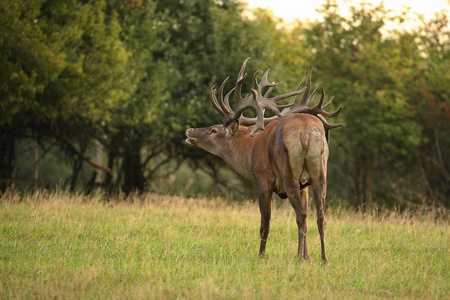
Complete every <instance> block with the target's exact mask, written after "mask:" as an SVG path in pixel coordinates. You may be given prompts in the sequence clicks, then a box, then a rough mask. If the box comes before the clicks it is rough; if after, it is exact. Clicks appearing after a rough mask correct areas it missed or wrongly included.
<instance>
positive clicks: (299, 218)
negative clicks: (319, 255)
mask: <svg viewBox="0 0 450 300" xmlns="http://www.w3.org/2000/svg"><path fill="white" fill-rule="evenodd" d="M286 178H287V179H288V182H285V190H286V194H287V196H288V198H289V202H290V203H291V205H292V207H293V208H294V211H295V217H296V218H295V220H296V222H297V227H298V251H297V257H298V258H299V259H300V260H308V259H309V256H308V249H307V245H306V233H307V231H308V225H307V223H306V216H307V211H306V205H305V204H306V203H303V202H305V201H304V200H303V199H304V197H305V192H304V191H300V189H299V185H298V181H296V180H295V179H294V176H288V177H286ZM306 196H307V195H306Z"/></svg>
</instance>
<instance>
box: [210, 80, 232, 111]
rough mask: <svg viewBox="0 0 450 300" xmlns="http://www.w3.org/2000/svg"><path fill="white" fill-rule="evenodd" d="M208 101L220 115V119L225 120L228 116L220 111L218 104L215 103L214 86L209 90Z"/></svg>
mask: <svg viewBox="0 0 450 300" xmlns="http://www.w3.org/2000/svg"><path fill="white" fill-rule="evenodd" d="M210 100H211V104H212V106H213V107H214V108H215V109H216V110H217V111H218V112H219V113H220V114H221V116H222V117H224V118H227V117H228V115H227V114H226V113H225V112H224V111H223V110H222V108H221V106H220V105H219V102H218V101H217V96H216V86H215V85H213V86H212V87H211V90H210Z"/></svg>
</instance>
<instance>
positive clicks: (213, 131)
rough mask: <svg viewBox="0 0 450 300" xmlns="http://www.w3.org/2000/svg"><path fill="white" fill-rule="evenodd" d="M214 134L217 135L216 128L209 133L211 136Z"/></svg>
mask: <svg viewBox="0 0 450 300" xmlns="http://www.w3.org/2000/svg"><path fill="white" fill-rule="evenodd" d="M213 133H217V129H215V128H213V129H211V131H210V132H209V134H213Z"/></svg>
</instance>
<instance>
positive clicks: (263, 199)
mask: <svg viewBox="0 0 450 300" xmlns="http://www.w3.org/2000/svg"><path fill="white" fill-rule="evenodd" d="M258 202H259V210H260V212H261V227H260V229H259V233H260V236H261V242H260V245H259V257H261V258H264V257H265V255H266V243H267V237H268V236H269V231H270V217H271V214H272V191H270V190H268V189H262V188H259V189H258Z"/></svg>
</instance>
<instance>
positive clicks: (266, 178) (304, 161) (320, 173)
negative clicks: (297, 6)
mask: <svg viewBox="0 0 450 300" xmlns="http://www.w3.org/2000/svg"><path fill="white" fill-rule="evenodd" d="M247 61H248V59H247V60H245V61H244V63H243V65H242V67H241V70H240V72H239V75H238V79H237V82H236V86H235V87H234V88H233V89H232V90H231V91H229V92H228V93H227V94H226V95H225V96H224V95H223V90H224V87H225V84H226V82H227V81H228V79H229V77H228V78H226V79H225V80H224V82H223V83H222V84H221V86H220V88H219V93H218V96H219V99H217V92H216V89H215V87H214V86H213V87H212V88H211V94H210V96H211V103H212V105H213V106H214V108H215V109H216V110H217V111H218V112H219V113H220V114H221V115H222V117H223V118H224V121H223V123H222V124H220V125H213V126H211V127H207V128H195V129H194V128H190V129H188V130H187V131H186V135H187V139H186V141H187V143H189V144H191V145H195V146H198V147H200V148H203V149H205V150H206V151H208V152H210V153H212V154H214V155H217V156H219V157H221V158H222V159H224V160H225V161H226V162H227V163H228V164H229V165H230V166H231V167H232V168H233V169H234V170H235V171H236V172H238V173H240V174H241V175H243V176H244V177H246V178H248V179H250V180H253V181H256V182H257V186H258V201H259V209H260V212H261V227H260V235H261V242H260V248H259V255H260V256H261V257H264V256H265V250H266V242H267V237H268V235H269V229H270V216H271V207H272V205H271V203H272V193H273V192H275V193H276V194H278V195H279V196H280V197H282V198H286V197H288V198H289V201H290V203H291V205H292V207H293V208H294V210H295V214H296V221H297V226H298V234H299V236H298V253H297V256H298V258H299V259H300V260H308V259H309V256H308V250H307V246H306V232H307V224H306V213H307V202H308V189H307V186H309V185H311V186H312V189H313V191H314V199H315V202H316V207H317V225H318V227H319V233H320V242H321V248H322V260H323V262H327V255H326V252H325V233H324V231H325V217H324V205H325V197H326V190H327V160H328V134H329V130H330V129H333V128H336V127H339V126H341V125H340V124H329V123H327V121H326V120H325V119H324V117H334V116H336V115H338V114H339V113H340V111H341V109H342V108H339V109H338V110H336V111H335V112H331V113H330V112H326V111H325V110H324V109H325V108H326V107H327V106H328V105H329V104H330V103H331V102H332V100H333V98H331V99H330V101H328V103H326V104H323V101H324V98H325V93H324V91H323V88H322V90H321V93H322V95H321V97H320V100H319V102H318V104H317V105H315V106H312V107H309V106H308V104H309V102H310V101H311V100H312V99H313V98H314V96H315V94H316V93H317V91H318V90H319V89H320V88H321V86H320V84H319V86H317V87H316V88H315V89H314V90H313V91H312V92H311V69H310V70H309V72H308V75H307V76H306V84H305V86H304V87H303V88H301V86H302V84H303V81H304V80H305V79H303V80H302V82H300V84H299V86H298V87H297V89H296V90H295V91H293V92H290V93H287V94H283V95H279V96H274V97H269V94H270V93H271V92H272V90H273V88H274V87H275V86H276V85H277V84H276V83H270V82H269V81H268V80H267V76H268V73H269V70H267V71H266V73H265V74H264V75H263V77H262V79H261V81H260V82H258V79H257V74H258V72H255V74H254V76H253V82H254V87H253V88H252V90H251V91H252V94H251V95H246V96H245V97H242V95H241V89H242V83H243V82H244V80H245V78H246V76H247V73H245V74H244V71H245V67H246V64H247ZM233 92H234V100H235V107H234V110H233V109H232V108H231V106H230V104H229V98H230V95H231V94H232V93H233ZM302 93H303V97H302V99H301V100H300V102H299V103H298V104H297V105H295V106H294V101H295V97H296V96H297V95H299V94H302ZM289 97H291V99H290V102H289V103H288V104H284V105H282V104H278V102H279V101H280V100H282V99H286V98H289ZM248 108H253V109H254V110H255V111H256V118H248V117H244V116H243V112H244V111H245V110H246V109H248ZM266 109H268V110H270V111H272V112H273V113H274V114H275V116H273V117H270V118H264V112H265V110H266ZM280 109H282V111H280ZM239 124H241V125H246V126H252V125H253V127H245V126H240V125H239Z"/></svg>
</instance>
